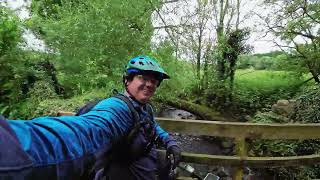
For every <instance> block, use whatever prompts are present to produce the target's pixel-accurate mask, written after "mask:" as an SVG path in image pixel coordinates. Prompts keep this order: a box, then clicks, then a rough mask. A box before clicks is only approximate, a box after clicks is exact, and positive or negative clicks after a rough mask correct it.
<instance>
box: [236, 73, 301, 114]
mask: <svg viewBox="0 0 320 180" xmlns="http://www.w3.org/2000/svg"><path fill="white" fill-rule="evenodd" d="M300 78H301V76H299V74H295V73H293V72H286V71H265V70H259V71H255V70H250V69H249V70H243V71H237V74H236V78H235V91H234V99H233V100H234V101H233V103H234V105H235V106H236V107H238V109H239V110H240V111H242V112H246V113H250V114H251V113H255V112H256V111H257V110H264V109H265V108H266V109H270V108H271V104H273V103H275V102H276V101H277V100H279V99H290V98H291V97H293V96H294V95H295V92H296V91H297V90H298V88H299V87H298V86H297V85H299V84H300V83H301V81H303V79H300ZM299 79H300V80H299Z"/></svg>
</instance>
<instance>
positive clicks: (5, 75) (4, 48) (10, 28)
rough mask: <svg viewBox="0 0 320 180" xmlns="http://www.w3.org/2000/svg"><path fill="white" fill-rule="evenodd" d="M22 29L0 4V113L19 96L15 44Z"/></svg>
mask: <svg viewBox="0 0 320 180" xmlns="http://www.w3.org/2000/svg"><path fill="white" fill-rule="evenodd" d="M21 37H22V29H21V26H20V22H19V19H18V18H17V17H16V16H15V15H14V14H13V13H12V12H11V11H10V10H9V9H7V8H5V7H3V6H0V114H1V113H3V112H4V111H6V109H7V108H8V107H9V105H10V104H11V103H12V101H14V100H15V99H16V98H17V97H18V96H19V85H18V84H17V83H16V79H19V76H18V73H17V71H18V69H19V68H20V67H21V63H19V61H18V54H19V53H18V51H20V50H19V49H18V48H17V46H18V44H19V42H21V40H22V39H21Z"/></svg>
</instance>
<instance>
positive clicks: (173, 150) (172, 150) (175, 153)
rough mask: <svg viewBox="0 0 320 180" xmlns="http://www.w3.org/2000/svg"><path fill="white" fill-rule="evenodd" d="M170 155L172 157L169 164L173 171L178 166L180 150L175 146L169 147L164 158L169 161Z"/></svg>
mask: <svg viewBox="0 0 320 180" xmlns="http://www.w3.org/2000/svg"><path fill="white" fill-rule="evenodd" d="M171 155H172V156H173V162H171V163H172V164H171V165H172V167H173V169H175V168H176V167H177V166H178V164H179V162H180V160H181V149H180V147H179V146H177V145H173V146H170V147H169V148H168V149H167V154H166V156H167V158H168V159H169V160H170V156H171Z"/></svg>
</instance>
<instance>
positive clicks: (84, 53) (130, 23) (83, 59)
mask: <svg viewBox="0 0 320 180" xmlns="http://www.w3.org/2000/svg"><path fill="white" fill-rule="evenodd" d="M154 4H157V2H154ZM32 7H33V12H34V14H33V16H32V20H30V21H29V22H28V23H27V24H28V25H29V27H31V28H32V29H33V30H34V31H36V32H37V33H38V34H39V36H41V38H43V39H44V40H45V42H46V44H47V45H48V46H49V47H50V49H51V51H52V52H53V53H55V54H56V56H57V57H56V61H55V65H56V67H57V69H58V71H59V81H60V82H61V83H62V84H63V85H64V86H67V87H68V89H71V90H72V91H75V92H76V93H82V92H85V91H88V90H90V89H92V88H103V87H104V86H106V84H107V83H108V81H114V80H118V79H120V78H121V76H122V72H123V66H124V64H125V63H126V62H127V60H128V59H129V58H130V57H132V56H135V55H139V54H145V53H148V52H149V51H150V39H151V35H152V30H153V29H152V24H151V13H152V11H153V9H152V7H151V6H150V4H149V3H148V2H145V1H138V0H135V1H116V0H108V1H99V0H95V1H84V0H83V1H81V0H75V1H50V0H38V1H33V4H32Z"/></svg>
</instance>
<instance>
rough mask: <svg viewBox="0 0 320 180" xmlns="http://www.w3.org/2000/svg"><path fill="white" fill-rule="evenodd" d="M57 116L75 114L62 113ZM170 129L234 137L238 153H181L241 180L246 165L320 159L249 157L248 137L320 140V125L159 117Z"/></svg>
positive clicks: (317, 159) (281, 164)
mask: <svg viewBox="0 0 320 180" xmlns="http://www.w3.org/2000/svg"><path fill="white" fill-rule="evenodd" d="M58 115H74V114H73V113H70V112H59V113H58ZM156 120H157V122H158V123H159V124H160V125H161V127H162V128H164V129H165V130H167V131H168V132H178V133H182V134H189V135H196V136H199V135H206V136H216V137H229V138H233V139H234V140H235V144H236V152H237V155H236V156H221V155H210V154H195V153H187V152H183V153H182V161H183V162H189V163H199V164H208V165H216V166H233V167H236V168H237V169H236V171H235V174H234V177H233V179H235V180H241V179H242V177H243V168H244V167H288V166H301V165H310V164H316V163H319V162H320V155H317V154H314V155H306V156H290V157H248V155H247V152H248V150H247V143H246V140H247V139H295V140H306V139H320V124H258V123H238V122H220V121H203V120H176V119H168V118H156Z"/></svg>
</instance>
